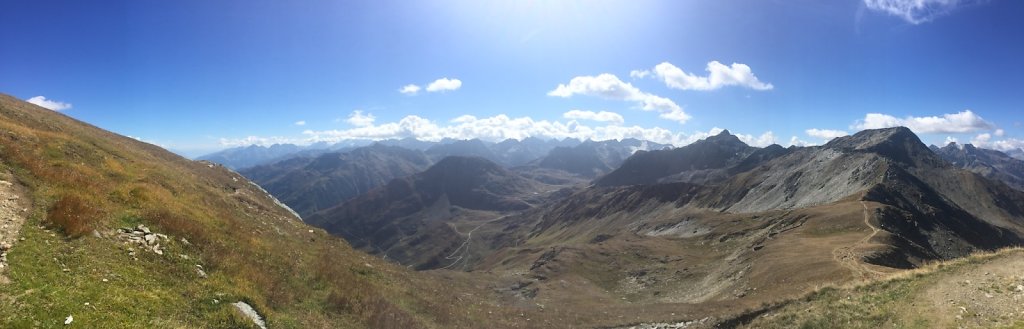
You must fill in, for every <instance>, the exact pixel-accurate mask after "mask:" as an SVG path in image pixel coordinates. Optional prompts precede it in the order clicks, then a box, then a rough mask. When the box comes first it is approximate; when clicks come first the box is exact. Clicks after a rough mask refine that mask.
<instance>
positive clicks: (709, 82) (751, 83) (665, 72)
mask: <svg viewBox="0 0 1024 329" xmlns="http://www.w3.org/2000/svg"><path fill="white" fill-rule="evenodd" d="M704 70H705V71H707V72H708V75H707V76H697V75H695V74H692V73H686V72H684V71H683V70H682V69H680V68H678V67H676V66H675V65H672V63H669V62H664V63H661V64H658V65H656V66H655V67H654V75H655V76H657V77H658V79H661V81H663V82H665V85H667V86H668V87H669V88H673V89H680V90H715V89H720V88H722V87H727V86H740V87H747V88H750V89H754V90H771V89H773V88H775V86H772V84H770V83H764V82H761V80H759V79H758V78H757V76H754V72H753V71H751V70H750V66H748V65H746V64H741V63H732V65H731V66H726V65H725V64H722V63H719V62H718V61H711V62H708V66H707V67H706V68H705V69H704ZM634 72H639V73H638V74H637V76H640V77H643V76H646V74H643V72H647V71H634ZM630 76H633V73H632V72H630Z"/></svg>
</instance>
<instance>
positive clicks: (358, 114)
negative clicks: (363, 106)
mask: <svg viewBox="0 0 1024 329" xmlns="http://www.w3.org/2000/svg"><path fill="white" fill-rule="evenodd" d="M375 120H377V117H375V116H373V114H370V113H367V114H363V111H360V110H355V111H352V114H349V115H348V119H347V120H345V122H348V124H350V125H353V126H356V127H366V126H370V125H373V121H375Z"/></svg>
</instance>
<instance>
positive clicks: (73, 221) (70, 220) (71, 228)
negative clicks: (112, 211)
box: [47, 194, 103, 238]
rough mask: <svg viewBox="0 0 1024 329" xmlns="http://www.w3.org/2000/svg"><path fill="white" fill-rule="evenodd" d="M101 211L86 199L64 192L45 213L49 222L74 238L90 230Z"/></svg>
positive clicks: (93, 227)
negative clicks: (47, 212)
mask: <svg viewBox="0 0 1024 329" xmlns="http://www.w3.org/2000/svg"><path fill="white" fill-rule="evenodd" d="M101 216H103V213H102V212H101V211H100V209H99V208H98V207H96V206H94V205H92V204H91V203H90V202H89V201H88V200H86V199H85V198H83V197H82V196H79V195H77V194H65V195H63V196H61V197H60V199H59V200H57V202H56V203H54V204H53V207H51V208H50V212H49V214H48V215H47V220H49V223H50V224H51V225H53V226H54V227H56V228H59V229H61V230H63V231H64V234H66V235H67V236H69V237H72V238H76V237H79V236H82V235H84V234H86V233H89V232H92V231H93V230H94V229H96V228H95V224H96V222H98V221H99V219H100V217H101Z"/></svg>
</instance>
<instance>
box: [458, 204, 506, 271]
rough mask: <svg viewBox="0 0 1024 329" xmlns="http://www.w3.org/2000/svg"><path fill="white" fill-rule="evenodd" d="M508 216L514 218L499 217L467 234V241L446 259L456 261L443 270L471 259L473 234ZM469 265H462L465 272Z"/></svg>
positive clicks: (481, 224)
mask: <svg viewBox="0 0 1024 329" xmlns="http://www.w3.org/2000/svg"><path fill="white" fill-rule="evenodd" d="M508 216H512V215H505V216H501V217H498V218H494V219H490V220H488V221H486V222H483V223H480V225H477V226H476V227H474V228H473V229H472V230H470V231H469V233H467V234H466V241H462V244H461V245H459V247H458V248H455V251H452V253H451V254H449V255H448V256H447V257H445V258H444V259H448V260H451V259H454V260H455V261H452V263H451V264H448V266H445V267H442V268H441V269H443V270H448V269H451V268H452V266H455V264H458V263H459V262H460V261H462V260H464V259H468V258H469V248H470V245H469V241H470V240H472V239H473V232H476V230H479V229H480V228H481V227H484V225H487V224H490V223H493V222H496V221H499V220H502V219H505V218H506V217H508ZM456 232H458V230H456ZM460 251H461V252H460ZM456 255H458V256H456ZM467 263H468V262H463V263H462V269H463V270H465V269H466V265H467Z"/></svg>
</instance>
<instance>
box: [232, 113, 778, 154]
mask: <svg viewBox="0 0 1024 329" xmlns="http://www.w3.org/2000/svg"><path fill="white" fill-rule="evenodd" d="M721 131H722V129H721V128H717V127H716V128H712V129H710V130H709V131H707V132H699V131H698V132H693V133H689V134H688V133H683V132H675V131H672V130H668V129H665V128H661V127H640V126H622V125H618V124H607V125H600V126H591V125H586V124H582V123H580V122H577V121H576V120H569V121H567V122H563V121H548V120H534V119H532V118H530V117H517V118H513V117H509V116H507V115H503V114H502V115H496V116H492V117H486V118H478V117H475V116H472V115H462V116H459V117H456V118H454V119H452V120H449V121H447V123H446V124H438V123H436V122H434V121H432V120H429V119H426V118H422V117H419V116H415V115H410V116H406V117H404V118H402V119H401V120H399V121H398V122H388V123H381V124H370V125H366V126H360V127H353V128H350V129H340V130H323V131H314V130H306V131H303V132H302V135H301V136H297V137H280V136H275V137H258V136H249V137H245V138H239V139H227V138H222V139H220V144H221V146H225V147H235V146H245V145H254V144H255V145H263V146H269V145H273V144H281V143H291V144H298V145H308V144H312V143H316V142H328V143H336V142H340V141H345V140H383V139H393V138H398V139H400V138H406V137H412V138H416V139H420V140H428V141H440V140H442V139H445V138H453V139H473V138H479V139H482V140H487V141H493V142H496V141H501V140H505V139H510V138H511V139H519V140H522V139H524V138H528V137H537V138H554V139H564V138H577V139H581V140H586V139H591V140H609V139H617V140H622V139H626V138H636V139H641V140H648V141H652V142H656V143H662V144H671V145H676V146H684V145H688V144H690V143H693V142H694V141H697V140H699V139H703V138H707V137H709V136H713V135H717V134H718V133H719V132H721ZM737 136H739V137H740V138H741V139H742V140H744V141H746V142H747V143H750V144H751V145H759V146H760V145H768V144H771V143H774V142H775V136H774V135H773V134H772V133H771V132H766V133H764V134H761V135H760V136H756V137H755V136H754V135H748V134H737Z"/></svg>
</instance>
